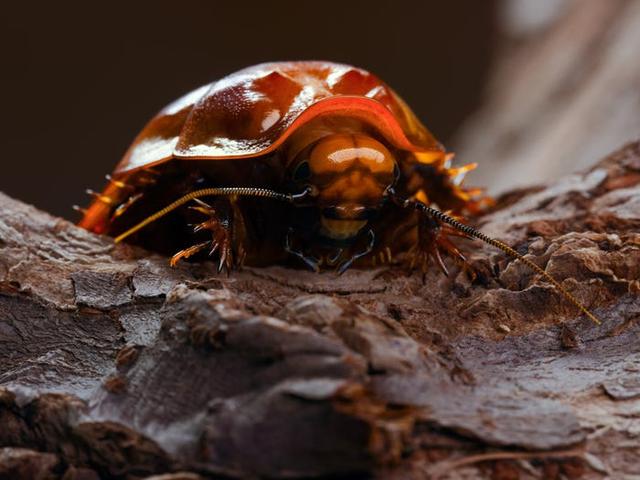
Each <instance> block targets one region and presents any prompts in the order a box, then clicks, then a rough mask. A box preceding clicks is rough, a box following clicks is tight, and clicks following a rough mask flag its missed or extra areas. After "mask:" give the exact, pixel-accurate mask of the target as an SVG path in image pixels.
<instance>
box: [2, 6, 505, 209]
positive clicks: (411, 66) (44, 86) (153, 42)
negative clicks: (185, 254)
mask: <svg viewBox="0 0 640 480" xmlns="http://www.w3.org/2000/svg"><path fill="white" fill-rule="evenodd" d="M117 3H119V4H120V5H125V4H124V2H82V3H80V2H64V3H63V2H46V3H45V2H41V4H35V3H32V2H10V3H5V4H4V5H3V6H2V20H0V22H1V25H0V27H1V28H0V36H1V37H0V45H2V46H1V47H0V48H1V49H2V58H3V69H2V77H1V78H2V80H1V81H2V92H3V97H4V101H3V115H2V122H3V125H2V131H3V132H4V134H3V138H2V141H3V160H2V171H1V172H0V190H1V191H4V192H5V193H7V194H9V195H11V196H14V197H17V198H20V199H22V200H25V201H27V202H30V203H33V204H35V205H36V206H38V207H40V208H43V209H45V210H47V211H49V212H51V213H54V214H57V215H62V216H65V217H67V218H70V219H75V218H76V216H75V214H74V212H73V211H72V210H71V208H70V207H71V205H72V204H74V203H76V204H81V205H84V204H86V203H88V200H89V199H88V198H87V197H86V195H85V194H84V193H83V191H84V189H85V188H86V187H91V188H94V189H100V188H101V187H102V185H103V176H104V174H106V173H108V172H110V171H111V169H112V168H113V166H115V164H116V163H117V162H118V160H119V158H120V157H121V155H122V154H123V152H124V151H125V149H126V148H127V146H128V144H129V143H130V142H131V140H132V139H133V137H134V136H135V135H136V133H137V132H138V131H139V130H140V129H141V128H142V126H143V125H144V124H145V122H146V121H147V120H148V119H149V118H150V117H151V116H152V115H153V114H154V113H155V112H156V111H157V110H159V109H160V108H161V107H163V106H164V105H165V104H167V103H169V102H170V101H172V100H173V99H175V98H177V97H179V96H180V95H182V94H184V93H185V92H187V91H189V90H191V89H193V88H195V87H198V86H200V85H202V84H204V83H208V82H210V81H211V80H213V79H216V78H218V77H221V76H223V75H226V74H228V73H231V72H233V71H235V70H238V69H240V68H243V67H245V66H248V65H251V64H255V63H258V62H263V61H273V60H291V59H327V60H334V61H339V62H346V63H351V64H354V65H357V66H360V67H363V68H366V69H368V70H371V71H373V72H375V73H376V74H378V75H379V76H381V77H382V78H383V79H384V80H385V81H387V82H388V83H389V84H391V85H392V86H393V87H394V88H395V89H396V90H397V91H398V92H399V93H400V94H401V95H402V96H403V97H404V98H405V100H407V102H408V103H409V104H410V105H411V106H412V107H413V109H414V110H415V111H416V113H417V114H418V116H419V117H420V118H421V119H423V121H424V122H425V124H426V125H427V126H428V127H429V128H430V129H431V130H432V131H433V133H434V134H435V135H436V136H437V137H438V138H439V139H440V140H441V141H443V142H445V144H446V142H447V140H448V139H449V138H450V137H451V135H452V134H453V132H454V131H455V129H456V127H457V126H459V125H460V123H461V122H462V121H463V120H464V119H465V118H466V117H467V116H468V115H469V113H470V112H472V111H473V110H474V109H475V108H477V106H478V104H479V101H480V98H481V94H482V91H483V85H484V83H485V81H486V79H487V76H488V69H489V66H490V62H491V59H492V56H493V50H494V46H495V36H496V35H495V32H496V17H497V15H496V8H497V7H496V2H495V1H493V0H483V1H482V2H474V1H469V0H456V1H452V0H449V1H447V2H443V1H439V0H429V1H427V0H422V1H413V2H407V1H405V2H403V1H397V0H396V1H380V0H375V1H373V0H369V1H345V0H343V1H327V0H325V1H323V2H307V1H299V0H298V1H280V2H266V1H265V2H255V3H248V2H230V1H225V2H220V1H181V2H170V1H154V2H127V3H126V6H121V7H118V6H115V5H116V4H117ZM105 5H109V6H105Z"/></svg>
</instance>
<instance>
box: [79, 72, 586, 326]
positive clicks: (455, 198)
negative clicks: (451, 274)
mask: <svg viewBox="0 0 640 480" xmlns="http://www.w3.org/2000/svg"><path fill="white" fill-rule="evenodd" d="M452 159H453V154H451V153H448V152H446V150H445V149H444V147H443V146H442V145H441V144H440V143H439V142H438V141H437V140H436V139H435V138H434V137H433V135H431V133H430V132H429V131H428V130H427V129H426V128H425V127H424V126H423V125H422V123H421V122H420V121H419V120H418V119H417V117H416V116H415V115H414V113H413V112H412V111H411V109H410V108H409V107H408V106H407V104H406V103H405V102H404V101H403V100H402V99H401V98H400V97H399V96H398V95H397V94H396V93H395V92H394V91H393V90H392V89H391V88H390V87H389V86H388V85H386V84H385V83H384V82H383V81H381V80H380V79H379V78H377V77H376V76H375V75H373V74H371V73H369V72H367V71H365V70H362V69H359V68H355V67H352V66H349V65H344V64H337V63H330V62H280V63H265V64H260V65H256V66H253V67H249V68H246V69H244V70H241V71H239V72H236V73H233V74H231V75H229V76H227V77H225V78H223V79H221V80H218V81H215V82H213V83H211V84H209V85H205V86H203V87H201V88H199V89H197V90H195V91H193V92H191V93H189V94H187V95H185V96H184V97H182V98H180V99H179V100H177V101H175V102H173V103H172V104H170V105H168V106H167V107H165V108H164V109H163V110H161V111H160V112H159V113H158V114H157V115H156V116H155V117H154V118H153V119H152V120H151V121H150V122H149V123H148V124H147V125H146V126H145V127H144V129H143V130H142V132H141V133H140V134H139V135H138V136H137V138H136V139H135V140H134V142H133V144H132V145H131V147H130V148H129V149H128V151H127V152H126V154H125V155H124V158H123V159H122V160H121V161H120V163H119V164H118V165H117V166H116V168H115V170H114V172H113V173H112V174H111V175H110V176H108V177H107V178H108V184H107V186H106V187H105V189H104V190H103V191H102V193H97V192H89V193H90V194H91V195H93V196H94V197H95V198H94V201H93V202H92V204H91V205H90V206H89V208H88V209H86V210H83V213H84V216H83V218H82V220H81V221H80V222H79V225H80V226H82V227H84V228H86V229H88V230H91V231H93V232H96V233H106V234H109V235H113V236H116V241H121V240H124V239H125V238H126V239H128V240H129V241H131V242H133V243H137V244H141V245H144V246H146V247H148V248H151V249H154V250H157V251H160V252H165V253H169V254H173V256H172V258H171V264H172V265H175V264H176V263H177V262H178V261H180V260H181V259H186V258H189V257H193V256H204V255H209V256H215V257H216V260H217V262H218V269H219V271H220V270H222V269H223V268H224V269H226V270H227V271H230V270H232V269H234V268H239V267H241V266H242V265H244V264H247V265H254V266H260V265H267V264H272V263H292V262H293V263H299V264H303V265H306V266H307V267H309V268H311V269H313V270H315V271H319V270H321V269H327V268H333V269H336V270H337V271H338V272H339V273H342V272H344V271H345V270H346V269H348V268H349V267H350V266H352V265H356V266H362V267H366V266H369V265H376V264H380V263H384V262H390V261H392V260H394V261H395V260H396V259H397V258H403V259H404V261H406V262H407V263H408V264H409V265H410V267H411V268H412V269H414V268H418V269H419V270H420V271H422V274H423V278H424V273H425V272H426V269H427V266H428V265H429V264H430V263H432V262H433V263H435V264H437V265H438V266H439V267H440V268H441V269H442V271H443V272H444V273H445V274H446V273H447V267H446V265H445V263H444V261H443V254H446V255H448V256H450V257H452V258H454V259H455V260H457V261H459V262H460V263H461V264H463V265H465V264H466V259H465V257H464V255H463V253H462V252H461V251H460V250H459V248H458V247H457V246H456V245H455V243H454V242H453V241H452V237H454V236H464V237H475V238H479V239H481V240H483V241H485V242H487V243H489V244H491V245H493V246H495V247H497V248H499V249H501V250H502V251H504V252H505V253H507V254H508V255H510V256H511V257H513V258H517V259H520V260H521V261H523V262H524V263H526V264H527V265H528V266H529V267H531V268H533V269H534V270H535V271H537V272H538V273H539V274H541V275H543V276H544V277H545V278H546V279H547V280H548V281H550V282H551V283H552V284H553V285H555V286H556V288H558V290H559V291H560V292H561V293H562V294H563V295H564V296H565V297H566V298H567V299H568V300H569V301H571V302H572V303H573V304H574V305H576V306H577V307H578V308H579V309H580V310H581V311H582V312H583V313H585V314H586V315H587V316H588V317H589V318H591V319H592V320H593V321H594V322H596V323H598V320H597V319H596V318H595V317H594V316H593V315H592V314H591V313H590V312H589V311H588V310H587V309H586V308H585V307H584V306H582V305H581V304H580V302H578V300H577V299H575V298H574V297H573V296H572V295H571V294H570V293H569V292H568V291H566V290H565V289H564V288H563V287H562V286H561V285H560V284H559V283H558V282H557V281H556V280H555V279H553V278H552V277H550V276H549V275H548V274H547V273H546V272H545V271H544V270H542V269H541V268H540V267H538V266H537V265H535V264H534V263H532V262H531V261H529V260H528V259H526V258H523V257H522V256H521V255H519V254H518V253H517V252H515V251H514V250H513V249H512V248H511V247H509V246H508V245H506V244H504V243H502V242H500V241H498V240H495V239H492V238H489V237H487V236H486V235H484V234H482V233H481V232H479V231H477V230H475V229H473V228H471V227H469V226H467V225H464V224H462V223H461V222H460V218H461V217H462V216H465V215H469V214H476V213H478V212H479V211H481V209H482V208H483V206H484V205H485V204H486V202H487V200H486V198H483V197H482V190H480V189H471V188H467V187H464V186H463V184H462V180H463V178H464V175H465V174H466V172H468V171H469V170H471V169H473V168H474V167H475V165H466V166H463V167H452V166H451V163H452ZM204 199H206V201H205V200H204ZM436 206H437V208H436ZM445 212H447V213H445ZM176 252H177V253H176Z"/></svg>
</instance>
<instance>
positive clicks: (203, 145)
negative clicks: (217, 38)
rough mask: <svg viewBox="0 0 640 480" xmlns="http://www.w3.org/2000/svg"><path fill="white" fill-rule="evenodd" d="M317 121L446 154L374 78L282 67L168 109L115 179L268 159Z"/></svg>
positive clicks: (328, 66) (259, 69) (338, 67)
mask: <svg viewBox="0 0 640 480" xmlns="http://www.w3.org/2000/svg"><path fill="white" fill-rule="evenodd" d="M320 115H347V116H350V117H354V118H358V119H361V120H363V121H365V122H367V123H368V124H370V125H372V126H373V127H374V128H376V129H378V130H379V131H380V133H381V134H382V135H383V136H385V137H386V138H387V140H388V141H390V142H391V143H392V144H394V145H395V146H396V147H398V148H401V149H405V150H410V151H415V152H424V153H425V154H428V152H433V153H437V154H441V152H443V151H444V149H443V147H442V146H441V145H440V144H439V143H438V142H437V141H436V139H435V138H434V137H433V136H432V135H431V133H430V132H429V131H428V130H427V129H426V128H425V127H424V126H423V125H422V123H421V122H420V121H419V120H418V119H417V118H416V116H415V115H414V114H413V112H412V111H411V109H410V108H409V107H408V106H407V105H406V104H405V103H404V101H403V100H402V99H401V98H400V97H399V96H398V95H397V94H396V93H395V92H394V91H393V90H392V89H391V88H389V87H388V86H387V85H386V84H385V83H384V82H382V81H381V80H380V79H378V78H377V77H376V76H374V75H373V74H371V73H369V72H367V71H365V70H361V69H358V68H355V67H351V66H349V65H343V64H336V63H328V62H281V63H266V64H261V65H256V66H253V67H250V68H247V69H244V70H241V71H239V72H236V73H234V74H231V75H229V76H227V77H225V78H223V79H221V80H218V81H216V82H214V83H212V84H210V85H205V86H203V87H201V88H199V89H197V90H194V91H193V92H191V93H189V94H187V95H185V96H184V97H182V98H180V99H179V100H176V101H175V102H173V103H172V104H170V105H168V106H167V107H165V108H164V109H163V110H162V111H160V113H158V115H156V116H155V117H154V118H153V119H152V120H151V121H150V122H149V123H148V124H147V125H146V126H145V128H144V129H143V130H142V132H140V134H139V135H138V137H137V138H136V139H135V141H134V142H133V144H132V145H131V147H130V148H129V150H128V151H127V153H126V154H125V156H124V158H123V159H122V161H121V162H120V163H119V164H118V166H117V167H116V169H115V172H114V173H115V174H116V175H118V174H124V173H131V172H133V171H135V170H138V169H143V168H147V167H151V166H153V165H157V164H159V163H163V162H165V161H167V160H169V159H171V158H177V159H185V160H189V159H211V160H215V159H229V158H250V157H255V156H258V155H263V154H266V153H268V152H270V151H272V150H274V149H276V148H277V147H278V146H279V145H281V144H282V142H284V141H285V140H286V139H287V138H288V136H289V135H290V134H291V133H293V132H294V131H295V130H296V129H297V128H298V127H299V126H301V125H304V124H305V123H306V122H308V121H310V120H312V119H314V118H316V117H318V116H320Z"/></svg>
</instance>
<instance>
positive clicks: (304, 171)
mask: <svg viewBox="0 0 640 480" xmlns="http://www.w3.org/2000/svg"><path fill="white" fill-rule="evenodd" d="M309 178H311V168H310V167H309V162H307V161H304V162H300V163H299V164H298V166H297V167H296V169H295V170H294V171H293V179H294V180H295V181H296V182H301V181H303V180H308V179H309Z"/></svg>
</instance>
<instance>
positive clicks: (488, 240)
mask: <svg viewBox="0 0 640 480" xmlns="http://www.w3.org/2000/svg"><path fill="white" fill-rule="evenodd" d="M408 202H410V203H413V204H414V205H415V206H416V207H417V208H420V209H422V210H423V211H425V212H427V213H429V214H430V215H432V216H433V217H435V218H437V219H438V220H440V221H442V222H444V223H447V224H449V225H451V226H452V227H454V228H455V229H457V230H460V231H461V232H463V233H465V234H467V235H469V236H470V237H475V238H477V239H479V240H482V241H483V242H485V243H488V244H489V245H492V246H494V247H496V248H498V249H500V250H502V251H503V252H504V253H506V254H507V255H509V256H510V257H511V258H514V259H517V260H520V261H521V262H522V263H524V264H525V265H526V266H528V267H529V268H531V269H532V270H533V271H535V272H537V273H539V274H540V275H542V276H543V277H544V278H546V279H547V280H548V281H549V282H551V283H552V284H553V286H554V287H556V288H557V289H558V291H559V292H560V293H561V294H562V295H563V296H564V297H565V298H566V299H567V300H569V301H570V302H571V303H573V304H574V305H575V306H576V307H578V308H579V309H580V311H581V312H582V313H584V314H585V315H586V316H587V317H589V319H590V320H591V321H592V322H593V323H595V324H596V325H600V324H601V323H602V322H600V320H599V319H598V318H597V317H596V316H595V315H594V314H593V313H591V312H590V311H589V310H587V308H586V307H585V306H584V305H582V304H581V303H580V301H579V300H578V299H577V298H576V297H574V296H573V295H571V293H569V291H568V290H567V289H566V288H564V287H563V286H562V285H560V282H558V281H557V280H556V279H555V278H553V277H552V276H551V275H549V274H548V273H547V272H545V271H544V270H543V269H542V268H540V267H539V266H538V265H536V264H535V263H533V262H532V261H531V260H529V259H528V258H525V257H523V256H522V255H520V254H519V253H518V252H516V251H515V250H514V249H513V248H511V247H510V246H509V245H507V244H505V243H503V242H501V241H500V240H496V239H495V238H491V237H489V236H487V235H485V234H484V233H482V232H480V231H478V230H476V229H475V228H473V227H470V226H469V225H465V224H464V223H460V222H459V221H458V220H456V219H455V218H452V217H450V216H449V215H447V214H445V213H442V212H441V211H440V210H436V209H435V208H433V207H430V206H429V205H426V204H424V203H422V202H415V201H408Z"/></svg>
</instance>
